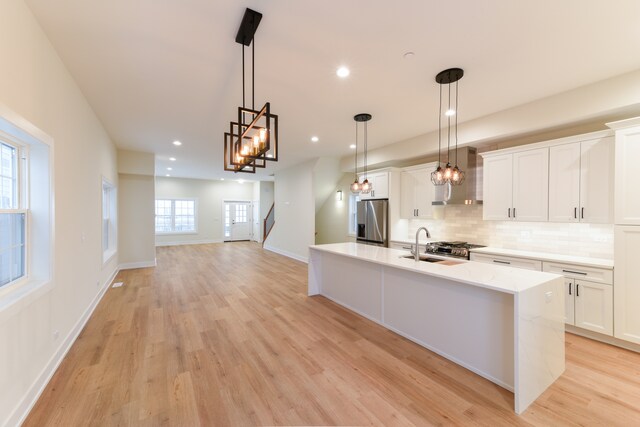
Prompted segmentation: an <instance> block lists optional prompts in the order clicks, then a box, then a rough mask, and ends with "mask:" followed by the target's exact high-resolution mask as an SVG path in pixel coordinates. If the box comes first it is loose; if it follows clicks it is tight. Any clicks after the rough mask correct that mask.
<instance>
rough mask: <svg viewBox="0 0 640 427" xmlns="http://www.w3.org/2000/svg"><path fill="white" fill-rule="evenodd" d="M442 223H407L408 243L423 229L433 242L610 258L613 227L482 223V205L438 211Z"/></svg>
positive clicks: (607, 225) (552, 223) (500, 222)
mask: <svg viewBox="0 0 640 427" xmlns="http://www.w3.org/2000/svg"><path fill="white" fill-rule="evenodd" d="M436 216H437V217H439V218H442V219H433V220H408V221H409V235H408V236H407V239H408V240H413V239H414V238H415V233H416V230H417V229H418V227H422V226H425V227H427V228H428V229H429V231H430V232H431V237H432V239H435V240H448V241H453V240H462V241H466V242H469V243H476V244H480V245H486V246H494V247H499V248H505V249H519V250H523V251H537V252H549V253H557V254H565V255H576V256H587V257H594V258H607V259H612V258H613V225H612V224H579V223H557V222H516V221H484V220H483V219H482V205H472V206H446V207H442V208H437V211H436Z"/></svg>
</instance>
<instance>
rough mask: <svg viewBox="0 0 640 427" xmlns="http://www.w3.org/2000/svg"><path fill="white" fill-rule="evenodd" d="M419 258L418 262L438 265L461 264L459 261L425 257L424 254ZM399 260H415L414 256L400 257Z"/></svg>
mask: <svg viewBox="0 0 640 427" xmlns="http://www.w3.org/2000/svg"><path fill="white" fill-rule="evenodd" d="M419 257H420V261H424V262H433V263H439V264H442V265H457V264H462V263H461V262H460V261H454V260H450V259H442V258H434V257H431V256H429V255H426V254H420V255H419ZM400 258H407V259H415V256H414V255H402V256H401V257H400Z"/></svg>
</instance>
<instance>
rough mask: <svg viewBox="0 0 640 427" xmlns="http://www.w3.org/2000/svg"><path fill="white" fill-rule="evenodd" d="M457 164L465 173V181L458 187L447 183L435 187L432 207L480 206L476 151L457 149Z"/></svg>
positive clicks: (474, 149) (475, 149) (466, 148)
mask: <svg viewBox="0 0 640 427" xmlns="http://www.w3.org/2000/svg"><path fill="white" fill-rule="evenodd" d="M459 150H460V152H459V154H458V164H459V166H460V169H462V170H464V171H466V179H465V181H464V182H463V183H462V184H460V185H451V183H449V182H447V183H446V184H444V185H436V186H435V193H436V194H435V199H434V201H433V203H432V204H433V205H434V206H443V205H481V204H482V200H479V197H478V194H477V183H478V169H477V161H478V149H477V148H474V147H464V148H459Z"/></svg>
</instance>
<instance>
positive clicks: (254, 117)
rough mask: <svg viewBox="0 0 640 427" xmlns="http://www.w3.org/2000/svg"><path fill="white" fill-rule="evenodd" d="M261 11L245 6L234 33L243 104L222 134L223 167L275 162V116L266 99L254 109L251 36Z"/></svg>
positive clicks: (245, 168) (248, 168) (246, 168)
mask: <svg viewBox="0 0 640 427" xmlns="http://www.w3.org/2000/svg"><path fill="white" fill-rule="evenodd" d="M261 19H262V14H261V13H259V12H256V11H254V10H251V9H249V8H247V9H246V10H245V13H244V16H243V17H242V23H241V24H240V28H239V29H238V33H237V35H236V43H239V44H241V45H242V107H238V120H237V121H232V122H230V124H229V132H225V134H224V170H225V171H233V172H245V173H255V172H256V168H264V167H266V164H267V161H270V162H277V161H278V116H277V115H275V114H273V113H272V112H271V104H270V103H269V102H266V103H265V104H264V106H263V107H262V108H261V109H260V110H256V109H255V39H254V35H255V32H256V30H257V29H258V25H259V24H260V20H261ZM245 46H252V52H251V57H252V59H251V92H252V96H251V100H252V101H251V108H248V107H247V106H246V105H245V100H246V96H245V66H244V62H245V61H244V59H245V51H244V48H245Z"/></svg>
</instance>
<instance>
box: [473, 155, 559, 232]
mask: <svg viewBox="0 0 640 427" xmlns="http://www.w3.org/2000/svg"><path fill="white" fill-rule="evenodd" d="M483 169H484V179H483V190H484V191H483V193H484V194H483V197H484V202H483V203H484V206H483V219H485V220H516V221H547V217H548V199H549V149H548V148H546V147H545V148H538V149H534V150H526V151H521V152H516V153H513V154H503V155H496V156H487V157H485V159H484V167H483Z"/></svg>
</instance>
